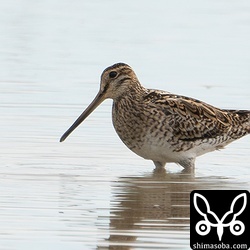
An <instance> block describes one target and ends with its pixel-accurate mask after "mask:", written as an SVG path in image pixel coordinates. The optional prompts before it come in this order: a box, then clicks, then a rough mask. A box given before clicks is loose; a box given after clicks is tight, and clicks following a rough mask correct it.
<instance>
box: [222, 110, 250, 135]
mask: <svg viewBox="0 0 250 250" xmlns="http://www.w3.org/2000/svg"><path fill="white" fill-rule="evenodd" d="M224 111H226V112H228V113H229V114H231V119H232V123H233V124H235V125H237V126H238V127H239V129H241V130H242V132H243V133H244V135H247V134H250V110H224Z"/></svg>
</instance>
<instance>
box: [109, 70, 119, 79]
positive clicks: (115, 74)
mask: <svg viewBox="0 0 250 250" xmlns="http://www.w3.org/2000/svg"><path fill="white" fill-rule="evenodd" d="M116 76H117V72H116V71H111V72H110V73H109V77H110V78H115V77H116Z"/></svg>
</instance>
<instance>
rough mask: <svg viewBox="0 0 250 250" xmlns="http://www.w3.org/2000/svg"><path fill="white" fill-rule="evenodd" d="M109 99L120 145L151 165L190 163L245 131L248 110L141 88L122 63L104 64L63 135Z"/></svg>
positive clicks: (247, 130) (249, 123) (249, 121)
mask: <svg viewBox="0 0 250 250" xmlns="http://www.w3.org/2000/svg"><path fill="white" fill-rule="evenodd" d="M107 98H111V99H113V108H112V118H113V125H114V127H115V130H116V132H117V134H118V135H119V137H120V138H121V140H122V141H123V142H124V143H125V145H126V146H127V147H128V148H129V149H131V150H132V151H133V152H134V153H136V154H138V155H139V156H141V157H143V158H145V159H150V160H152V161H153V162H154V164H155V166H156V167H157V168H158V167H164V166H165V164H166V163H167V162H175V163H178V164H180V165H181V166H182V167H184V168H190V167H194V163H195V158H196V157H197V156H200V155H203V154H205V153H208V152H211V151H214V150H216V149H221V148H223V147H224V146H226V145H227V144H229V143H231V142H232V141H234V140H236V139H239V138H241V137H243V136H244V135H247V134H249V133H250V110H226V109H219V108H216V107H213V106H211V105H209V104H207V103H204V102H202V101H199V100H196V99H193V98H189V97H186V96H181V95H175V94H171V93H168V92H165V91H159V90H153V89H146V88H144V87H143V86H142V85H141V84H140V82H139V80H138V79H137V77H136V74H135V73H134V71H133V69H132V68H131V67H130V66H129V65H127V64H124V63H117V64H114V65H112V66H110V67H108V68H106V69H105V70H104V71H103V73H102V75H101V85H100V90H99V92H98V94H97V96H96V97H95V99H94V100H93V101H92V103H91V104H90V105H89V106H88V107H87V108H86V110H85V111H84V112H83V113H82V114H81V115H80V116H79V118H78V119H77V120H76V121H75V122H74V124H73V125H72V126H71V127H70V128H69V129H68V130H67V131H66V132H65V133H64V134H63V136H62V137H61V139H60V141H61V142H62V141H64V140H65V139H66V138H67V136H68V135H69V134H70V133H71V132H72V131H73V130H74V129H75V128H76V127H77V126H78V125H79V124H80V123H81V122H82V121H84V119H85V118H86V117H87V116H88V115H89V114H90V113H91V112H92V111H93V110H94V109H95V108H96V107H97V106H98V105H99V104H101V102H103V101H104V100H105V99H107Z"/></svg>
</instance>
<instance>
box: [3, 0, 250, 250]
mask: <svg viewBox="0 0 250 250" xmlns="http://www.w3.org/2000/svg"><path fill="white" fill-rule="evenodd" d="M249 28H250V4H249V2H248V1H241V2H240V3H238V2H237V3H236V2H234V1H202V2H201V1H195V0H192V1H189V4H188V5H187V4H186V2H185V1H175V2H173V1H158V4H155V3H151V2H150V1H131V2H130V1H126V3H125V2H122V1H116V2H112V1H98V0H96V1H84V2H83V1H74V2H73V3H72V2H69V1H58V0H54V1H42V2H30V1H16V0H10V1H5V2H3V1H2V2H1V3H0V34H1V36H0V54H1V56H0V69H1V70H0V87H1V91H0V99H1V102H0V106H1V108H0V112H1V113H0V114H1V125H0V126H1V129H0V137H1V142H0V146H1V156H0V163H1V167H0V183H1V184H0V201H1V202H0V221H1V223H0V249H2V250H10V249H11V250H12V249H18V250H23V249H53V250H54V249H60V250H64V249H65V250H80V249H81V250H82V249H174V248H176V249H189V194H190V192H191V191H192V190H194V189H247V190H250V184H249V183H250V172H249V162H250V157H249V149H250V145H249V138H247V137H246V138H243V139H241V140H239V141H237V142H235V143H233V144H231V145H229V146H228V147H227V149H226V150H223V151H220V152H214V153H211V154H207V155H205V156H202V157H200V158H199V159H197V163H196V171H195V173H194V174H187V173H182V172H181V171H182V169H181V168H180V167H179V166H176V165H174V164H169V165H168V166H167V171H166V172H162V173H156V172H154V171H153V169H154V167H153V164H152V163H151V162H150V161H146V160H143V159H141V158H139V157H138V156H136V155H134V154H133V153H132V152H130V151H129V150H128V149H127V148H126V147H125V146H124V145H123V144H122V142H121V141H120V140H119V138H118V136H117V135H116V133H115V131H114V129H113V127H112V122H111V101H106V102H104V103H103V105H102V106H100V107H99V108H98V109H97V110H96V111H95V112H94V113H93V114H92V115H91V116H90V117H89V118H88V119H87V120H86V121H85V122H84V124H83V125H82V126H81V127H79V128H78V129H77V130H76V131H74V133H73V134H72V135H71V136H70V137H69V138H68V139H67V140H66V141H65V142H64V143H59V142H58V141H59V138H60V136H61V135H62V134H63V132H65V130H66V129H67V128H68V127H69V126H70V125H71V123H72V122H73V121H74V119H75V118H76V117H77V116H78V115H79V114H80V113H81V112H82V111H83V109H84V108H85V107H86V106H87V105H88V104H89V103H90V101H91V100H92V98H93V97H94V96H95V94H96V93H97V91H98V88H99V77H100V74H101V72H102V70H103V69H104V68H105V67H107V66H109V65H110V64H112V63H115V62H119V61H123V62H126V63H128V64H131V66H132V67H133V68H134V69H135V71H136V73H137V75H138V77H139V79H140V80H141V82H142V83H143V84H144V85H145V86H147V87H150V88H158V89H165V90H168V91H172V92H174V93H178V94H183V95H187V96H193V97H196V98H199V99H201V100H204V101H206V102H209V103H211V104H213V105H216V106H219V107H222V108H236V109H237V108H238V109H240V108H242V109H249V107H250V98H249V97H250V87H249V86H250V85H249V82H250V73H249V68H250V43H249V40H250V33H249Z"/></svg>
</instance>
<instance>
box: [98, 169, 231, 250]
mask: <svg viewBox="0 0 250 250" xmlns="http://www.w3.org/2000/svg"><path fill="white" fill-rule="evenodd" d="M233 186H234V184H233V183H232V180H230V181H229V179H225V178H222V177H221V178H218V177H208V178H207V177H206V178H201V177H195V174H194V173H183V172H180V173H168V172H166V171H165V170H163V171H161V172H153V173H147V174H145V175H144V176H138V177H121V178H119V181H118V182H114V183H113V189H112V193H113V199H112V201H111V208H110V210H111V211H110V225H109V229H110V235H109V238H108V239H107V240H106V241H105V242H104V243H102V244H101V246H99V248H100V249H103V247H106V248H107V249H131V247H135V246H137V247H147V248H148V247H152V248H153V249H154V248H157V249H159V248H162V249H166V248H167V247H175V248H176V247H177V248H181V249H189V195H190V192H191V191H192V190H194V189H196V190H197V189H222V188H223V189H226V188H227V187H228V188H229V187H230V188H233Z"/></svg>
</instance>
